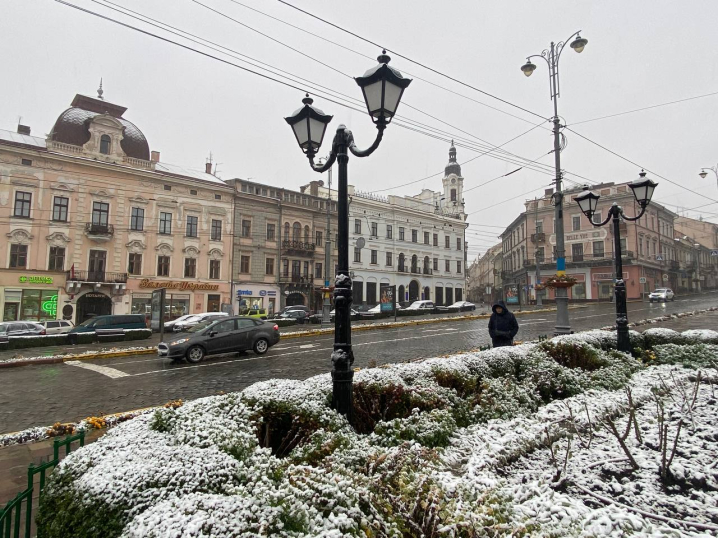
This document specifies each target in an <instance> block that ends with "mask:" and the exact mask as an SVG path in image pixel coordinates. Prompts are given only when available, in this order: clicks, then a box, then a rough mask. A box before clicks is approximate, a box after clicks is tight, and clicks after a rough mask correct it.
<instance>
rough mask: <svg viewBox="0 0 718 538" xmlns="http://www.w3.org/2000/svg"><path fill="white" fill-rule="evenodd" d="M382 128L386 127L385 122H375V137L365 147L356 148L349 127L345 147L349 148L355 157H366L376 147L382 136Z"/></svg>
mask: <svg viewBox="0 0 718 538" xmlns="http://www.w3.org/2000/svg"><path fill="white" fill-rule="evenodd" d="M384 129H386V124H385V123H384V122H379V123H377V124H376V131H377V133H376V138H375V139H374V142H373V143H372V145H371V146H369V147H368V148H366V149H357V147H356V144H355V143H354V135H353V134H352V132H351V131H350V130H349V129H347V147H348V148H349V151H351V152H352V155H354V156H355V157H368V156H369V155H371V154H372V153H374V150H375V149H376V148H378V147H379V143H380V142H381V139H382V138H384Z"/></svg>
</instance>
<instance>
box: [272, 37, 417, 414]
mask: <svg viewBox="0 0 718 538" xmlns="http://www.w3.org/2000/svg"><path fill="white" fill-rule="evenodd" d="M389 60H390V58H389V56H387V55H386V51H383V52H382V54H381V55H380V56H379V58H378V61H379V64H378V65H377V66H375V67H373V68H372V69H370V70H368V71H367V72H366V73H364V76H362V77H357V78H356V79H355V80H356V83H357V84H358V85H359V87H360V88H361V89H362V92H363V94H364V101H365V102H366V106H367V110H368V112H369V116H370V117H371V119H372V121H373V122H374V125H375V126H376V129H377V134H376V138H375V139H374V142H373V143H372V145H371V146H369V147H368V148H367V149H365V150H360V149H357V147H356V145H355V144H354V136H353V135H352V132H351V131H350V130H349V129H347V128H346V126H345V125H339V127H338V128H337V131H336V134H335V135H334V140H333V141H332V149H331V152H330V153H329V157H328V158H327V161H326V162H325V163H324V164H314V157H315V156H316V154H317V151H318V150H319V148H320V147H321V145H322V141H323V139H324V133H325V131H326V128H327V125H328V124H329V122H330V121H331V120H332V116H330V115H328V114H324V112H322V111H321V110H319V109H318V108H315V107H313V106H312V103H313V100H312V99H311V98H310V97H309V95H308V94H307V96H306V97H305V98H304V99H303V100H302V103H304V106H303V107H302V108H300V109H298V110H296V111H295V112H294V114H292V115H291V116H290V117H288V118H285V120H286V122H287V123H288V124H289V125H290V126H291V127H292V130H293V131H294V136H295V137H296V139H297V142H298V143H299V147H300V148H301V149H302V151H303V152H304V153H305V154H306V155H307V158H308V159H309V165H310V167H311V168H312V170H314V171H315V172H319V173H322V172H326V171H327V170H329V169H330V168H331V167H332V165H333V164H334V163H335V162H337V163H338V166H339V174H338V176H339V177H338V179H339V185H338V188H337V233H338V238H337V250H338V254H339V256H338V259H337V264H338V269H337V275H336V279H335V282H334V308H335V311H336V315H335V316H334V348H333V351H332V408H333V409H335V410H336V411H337V412H339V413H340V414H342V415H344V416H346V417H347V420H348V421H349V423H350V424H351V423H352V422H353V410H354V402H353V387H352V383H353V379H354V370H353V369H352V365H353V364H354V352H353V350H352V343H351V319H350V310H351V304H352V280H351V276H350V273H349V197H348V195H347V190H348V189H347V185H348V171H347V168H348V163H349V152H351V153H352V155H354V156H355V157H368V156H369V155H371V154H372V153H373V152H374V150H376V149H377V148H378V147H379V143H380V142H381V140H382V138H383V136H384V130H385V129H386V127H387V125H389V123H390V122H391V119H392V118H393V116H394V114H395V113H396V109H397V107H398V106H399V102H400V101H401V96H402V94H403V93H404V90H405V89H406V87H407V86H409V84H410V83H411V80H410V79H407V78H404V77H403V76H402V75H401V73H400V72H399V71H397V70H396V69H394V68H392V67H389V65H388V64H389Z"/></svg>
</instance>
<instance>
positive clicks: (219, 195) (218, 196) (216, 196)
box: [214, 194, 222, 200]
mask: <svg viewBox="0 0 718 538" xmlns="http://www.w3.org/2000/svg"><path fill="white" fill-rule="evenodd" d="M214 199H215V200H221V199H222V195H221V194H215V195H214Z"/></svg>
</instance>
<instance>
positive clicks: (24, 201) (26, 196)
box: [13, 191, 32, 219]
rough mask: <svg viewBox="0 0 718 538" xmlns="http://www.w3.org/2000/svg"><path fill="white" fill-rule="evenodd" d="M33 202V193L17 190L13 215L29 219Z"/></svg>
mask: <svg viewBox="0 0 718 538" xmlns="http://www.w3.org/2000/svg"><path fill="white" fill-rule="evenodd" d="M31 203H32V193H30V192H22V191H17V192H16V193H15V211H14V212H13V216H15V217H20V218H23V219H29V218H30V205H31Z"/></svg>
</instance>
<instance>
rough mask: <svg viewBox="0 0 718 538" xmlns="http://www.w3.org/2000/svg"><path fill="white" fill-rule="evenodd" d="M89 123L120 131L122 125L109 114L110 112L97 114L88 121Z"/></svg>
mask: <svg viewBox="0 0 718 538" xmlns="http://www.w3.org/2000/svg"><path fill="white" fill-rule="evenodd" d="M90 125H91V126H92V127H96V126H100V125H101V126H102V127H109V128H110V129H117V130H118V131H122V129H123V127H124V126H123V125H122V123H120V121H119V120H118V119H117V118H115V117H113V116H111V115H110V114H98V115H97V116H95V117H94V118H92V121H91V122H90Z"/></svg>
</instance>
